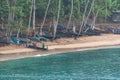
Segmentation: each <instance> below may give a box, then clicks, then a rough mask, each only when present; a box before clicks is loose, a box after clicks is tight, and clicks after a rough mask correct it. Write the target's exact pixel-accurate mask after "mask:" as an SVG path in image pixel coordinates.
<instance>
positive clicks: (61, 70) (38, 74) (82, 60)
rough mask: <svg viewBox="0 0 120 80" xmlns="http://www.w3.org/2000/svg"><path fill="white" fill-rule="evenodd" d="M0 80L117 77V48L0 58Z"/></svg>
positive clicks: (119, 71) (119, 59) (105, 79)
mask: <svg viewBox="0 0 120 80" xmlns="http://www.w3.org/2000/svg"><path fill="white" fill-rule="evenodd" d="M0 80H120V48H114V49H98V50H87V51H77V52H71V53H69V54H64V53H63V54H55V55H49V56H42V57H33V58H25V59H17V60H10V61H3V62H0Z"/></svg>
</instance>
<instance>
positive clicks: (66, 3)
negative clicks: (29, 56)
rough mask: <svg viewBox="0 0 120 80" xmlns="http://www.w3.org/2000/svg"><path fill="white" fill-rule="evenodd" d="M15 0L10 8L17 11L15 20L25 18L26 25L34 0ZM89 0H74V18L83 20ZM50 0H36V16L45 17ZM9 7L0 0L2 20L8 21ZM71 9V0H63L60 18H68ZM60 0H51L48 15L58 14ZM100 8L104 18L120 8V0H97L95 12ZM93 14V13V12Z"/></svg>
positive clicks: (100, 14)
mask: <svg viewBox="0 0 120 80" xmlns="http://www.w3.org/2000/svg"><path fill="white" fill-rule="evenodd" d="M12 1H15V5H13V4H11V5H10V8H11V9H12V10H13V11H14V13H15V21H20V20H23V22H24V25H26V24H27V22H28V19H29V13H30V9H31V5H32V0H11V1H9V2H10V3H12ZM87 1H88V0H74V7H73V8H74V9H73V15H72V19H75V20H81V19H82V16H83V13H84V10H85V6H86V3H87ZM89 1H90V2H89V5H88V8H87V13H88V12H89V9H90V6H91V3H92V0H89ZM78 3H79V4H78ZM47 4H48V0H36V17H37V18H40V19H43V17H44V14H45V10H46V7H47ZM8 9H9V7H8V5H7V1H6V0H0V22H3V21H4V22H7V18H8V13H9V11H8ZM70 9H71V0H61V11H60V20H61V21H62V20H65V19H66V20H68V19H69V15H70V11H71V10H70ZM57 10H58V0H51V3H50V7H49V10H48V14H47V17H52V16H57ZM98 10H99V14H98V17H101V18H104V17H105V16H109V15H110V14H111V12H112V11H117V10H120V0H96V1H95V5H94V12H95V13H96V12H97V11H98ZM91 15H92V14H91Z"/></svg>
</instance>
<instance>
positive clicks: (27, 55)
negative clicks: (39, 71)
mask: <svg viewBox="0 0 120 80" xmlns="http://www.w3.org/2000/svg"><path fill="white" fill-rule="evenodd" d="M111 48H120V46H119V45H111V46H97V47H89V48H81V49H80V48H75V49H71V50H69V49H66V50H62V51H61V50H50V51H43V52H41V53H39V51H34V52H33V53H32V52H30V53H28V52H24V53H16V54H14V53H13V54H5V55H0V61H9V60H17V59H24V58H33V57H42V56H49V55H54V54H63V53H66V54H67V53H68V54H69V53H71V52H77V51H88V50H98V49H111ZM19 54H20V55H21V56H20V55H19ZM1 56H2V57H3V58H4V59H3V58H1Z"/></svg>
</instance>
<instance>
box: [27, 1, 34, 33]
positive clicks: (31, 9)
mask: <svg viewBox="0 0 120 80" xmlns="http://www.w3.org/2000/svg"><path fill="white" fill-rule="evenodd" d="M32 11H33V0H32V1H31V7H30V14H29V23H28V34H29V32H30V24H31V17H32Z"/></svg>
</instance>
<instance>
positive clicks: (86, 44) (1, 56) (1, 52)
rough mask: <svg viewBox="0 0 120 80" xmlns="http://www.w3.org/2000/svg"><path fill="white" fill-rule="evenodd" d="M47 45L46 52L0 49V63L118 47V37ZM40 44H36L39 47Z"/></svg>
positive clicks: (92, 37)
mask: <svg viewBox="0 0 120 80" xmlns="http://www.w3.org/2000/svg"><path fill="white" fill-rule="evenodd" d="M44 43H45V45H48V50H47V51H41V50H40V51H37V50H35V49H29V48H25V47H24V46H21V47H20V46H17V45H12V46H11V45H10V46H5V47H1V48H0V61H4V60H10V59H18V58H24V57H32V56H35V55H36V56H42V55H50V54H57V53H62V52H69V51H74V50H79V49H81V50H86V49H95V48H104V47H110V46H119V45H120V35H117V34H102V35H100V36H86V37H80V38H78V39H77V40H74V38H61V39H58V40H55V41H53V42H44ZM40 44H41V43H37V45H40Z"/></svg>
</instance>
